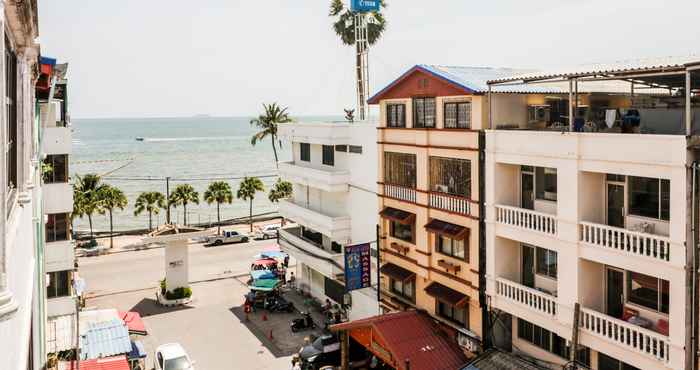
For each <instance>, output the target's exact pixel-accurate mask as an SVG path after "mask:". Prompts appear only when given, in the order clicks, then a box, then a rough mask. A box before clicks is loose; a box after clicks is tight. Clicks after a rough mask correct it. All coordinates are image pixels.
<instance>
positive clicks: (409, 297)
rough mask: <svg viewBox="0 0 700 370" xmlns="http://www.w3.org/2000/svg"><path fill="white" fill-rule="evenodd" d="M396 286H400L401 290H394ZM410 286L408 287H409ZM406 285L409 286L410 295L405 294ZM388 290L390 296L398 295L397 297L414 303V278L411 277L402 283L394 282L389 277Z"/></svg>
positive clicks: (394, 280)
mask: <svg viewBox="0 0 700 370" xmlns="http://www.w3.org/2000/svg"><path fill="white" fill-rule="evenodd" d="M396 284H399V285H401V290H400V291H399V290H398V289H396ZM409 284H410V285H409ZM406 285H409V287H410V288H411V289H410V292H411V294H410V295H407V294H406ZM389 290H390V291H391V293H392V294H395V295H398V296H399V297H401V298H403V299H406V300H408V301H410V302H412V303H415V302H416V278H415V277H411V278H409V279H406V280H404V281H400V280H396V279H394V278H392V277H389Z"/></svg>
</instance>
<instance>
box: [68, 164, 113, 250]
mask: <svg viewBox="0 0 700 370" xmlns="http://www.w3.org/2000/svg"><path fill="white" fill-rule="evenodd" d="M75 178H76V180H75V183H74V184H73V215H72V217H81V218H82V217H83V216H87V218H88V223H89V224H90V237H91V238H94V237H95V233H94V232H93V229H92V215H93V214H94V213H95V212H100V210H101V209H102V202H101V201H100V197H99V192H100V190H101V189H102V188H103V187H105V186H106V185H104V184H102V180H101V178H100V176H99V175H97V174H94V173H89V174H87V175H85V176H83V177H81V176H80V175H76V176H75Z"/></svg>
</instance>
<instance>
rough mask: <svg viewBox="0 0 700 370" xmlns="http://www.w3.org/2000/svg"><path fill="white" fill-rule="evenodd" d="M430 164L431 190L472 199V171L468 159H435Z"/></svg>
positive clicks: (431, 158)
mask: <svg viewBox="0 0 700 370" xmlns="http://www.w3.org/2000/svg"><path fill="white" fill-rule="evenodd" d="M429 163H430V190H432V191H436V192H441V193H447V194H452V195H458V196H461V197H464V198H470V197H471V188H472V171H471V162H470V161H469V160H468V159H458V158H443V157H433V156H431V157H430V159H429Z"/></svg>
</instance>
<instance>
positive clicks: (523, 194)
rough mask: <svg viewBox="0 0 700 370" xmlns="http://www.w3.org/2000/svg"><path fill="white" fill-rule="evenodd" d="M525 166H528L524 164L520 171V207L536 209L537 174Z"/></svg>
mask: <svg viewBox="0 0 700 370" xmlns="http://www.w3.org/2000/svg"><path fill="white" fill-rule="evenodd" d="M525 168H527V167H525V166H523V170H522V171H521V172H520V207H521V208H525V209H535V174H534V172H530V171H526V170H525ZM530 168H531V167H530Z"/></svg>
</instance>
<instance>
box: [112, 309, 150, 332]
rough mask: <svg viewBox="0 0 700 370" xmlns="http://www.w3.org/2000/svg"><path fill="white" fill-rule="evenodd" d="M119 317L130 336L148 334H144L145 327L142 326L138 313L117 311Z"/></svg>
mask: <svg viewBox="0 0 700 370" xmlns="http://www.w3.org/2000/svg"><path fill="white" fill-rule="evenodd" d="M119 317H121V318H122V321H124V323H125V324H126V326H127V327H128V328H129V333H130V334H140V335H147V334H148V333H146V325H144V323H143V320H141V315H140V314H139V313H138V312H133V311H129V312H122V311H119Z"/></svg>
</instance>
